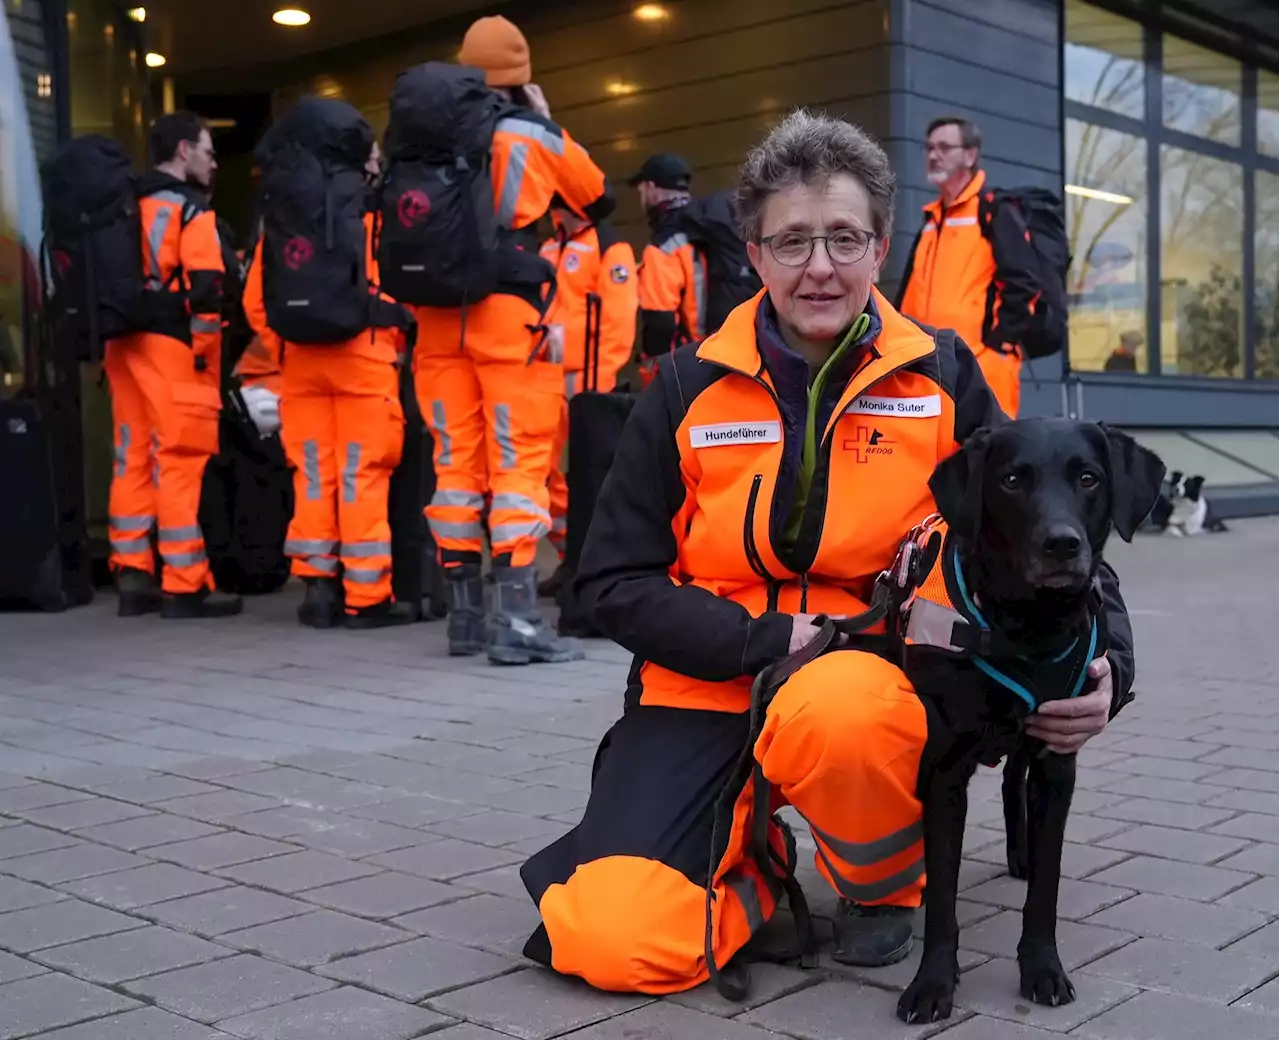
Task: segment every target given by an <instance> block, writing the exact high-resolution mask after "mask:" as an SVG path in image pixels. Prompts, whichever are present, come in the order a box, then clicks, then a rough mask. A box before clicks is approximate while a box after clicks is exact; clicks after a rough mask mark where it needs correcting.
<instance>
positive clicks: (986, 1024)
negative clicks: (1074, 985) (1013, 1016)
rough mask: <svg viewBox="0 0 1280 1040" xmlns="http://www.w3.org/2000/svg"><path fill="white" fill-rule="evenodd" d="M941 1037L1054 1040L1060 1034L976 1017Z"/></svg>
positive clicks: (989, 1039) (959, 1039)
mask: <svg viewBox="0 0 1280 1040" xmlns="http://www.w3.org/2000/svg"><path fill="white" fill-rule="evenodd" d="M943 1035H944V1036H945V1037H946V1038H947V1040H1055V1038H1057V1037H1060V1036H1061V1035H1062V1034H1061V1033H1051V1032H1049V1030H1047V1029H1037V1028H1036V1027H1035V1026H1024V1025H1020V1024H1019V1023H1017V1022H1005V1021H1002V1020H1000V1019H998V1018H988V1017H987V1016H986V1015H977V1016H975V1017H973V1018H970V1019H968V1020H967V1021H965V1022H963V1023H961V1024H960V1025H958V1026H956V1028H955V1029H951V1030H948V1031H947V1032H946V1033H944V1034H943Z"/></svg>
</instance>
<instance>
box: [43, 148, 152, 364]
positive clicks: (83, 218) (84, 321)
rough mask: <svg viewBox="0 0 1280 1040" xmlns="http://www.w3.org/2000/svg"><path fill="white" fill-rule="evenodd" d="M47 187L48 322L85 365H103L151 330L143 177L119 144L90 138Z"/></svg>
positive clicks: (49, 164) (62, 157)
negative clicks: (106, 344)
mask: <svg viewBox="0 0 1280 1040" xmlns="http://www.w3.org/2000/svg"><path fill="white" fill-rule="evenodd" d="M40 179H41V187H42V189H43V193H44V200H45V208H44V250H45V253H46V262H45V265H44V267H45V270H46V276H47V277H48V279H49V284H48V285H46V289H45V292H46V297H47V298H48V300H49V316H50V318H51V319H52V320H53V323H54V328H55V329H56V333H57V335H59V336H64V335H65V336H68V337H69V338H70V340H71V341H72V342H73V343H74V349H75V354H76V356H77V357H78V358H79V359H80V360H83V361H96V360H98V359H99V358H100V357H101V356H102V344H103V341H104V340H107V339H110V338H111V337H113V336H120V335H123V334H125V333H128V332H135V331H137V330H139V329H142V328H145V327H146V316H145V314H144V296H143V292H144V282H143V273H142V221H141V218H140V216H139V213H138V172H137V170H135V169H134V167H133V163H132V162H131V161H130V160H129V156H128V155H127V154H126V153H125V151H124V149H123V148H122V147H121V146H120V145H119V144H118V143H117V142H116V141H114V140H112V139H111V138H109V137H104V136H102V135H101V134H86V135H85V136H83V137H77V138H74V139H73V140H70V141H67V142H66V143H65V144H63V145H62V146H61V147H59V148H58V149H57V150H56V151H54V153H53V154H52V155H50V156H49V158H48V159H46V160H45V161H44V163H43V165H42V166H41V169H40Z"/></svg>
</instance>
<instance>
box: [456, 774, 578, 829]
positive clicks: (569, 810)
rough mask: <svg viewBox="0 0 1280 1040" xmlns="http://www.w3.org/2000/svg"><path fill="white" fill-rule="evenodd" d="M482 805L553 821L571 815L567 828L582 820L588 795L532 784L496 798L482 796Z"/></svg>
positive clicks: (493, 796) (502, 792) (566, 789)
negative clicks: (543, 817)
mask: <svg viewBox="0 0 1280 1040" xmlns="http://www.w3.org/2000/svg"><path fill="white" fill-rule="evenodd" d="M479 801H480V802H482V803H483V804H484V805H487V806H490V807H491V808H494V809H505V810H507V811H509V812H516V813H530V814H532V815H536V816H545V817H548V818H550V819H555V818H557V817H561V816H564V815H566V814H569V815H571V816H572V817H573V820H572V822H570V823H569V824H568V826H573V825H574V824H576V823H577V822H578V821H579V820H580V819H582V809H583V807H584V806H585V805H586V804H587V792H586V791H572V790H569V789H568V788H566V787H551V786H550V785H549V784H529V785H527V786H525V787H516V788H513V789H512V790H510V791H499V792H498V793H497V794H487V795H481V796H480V798H479Z"/></svg>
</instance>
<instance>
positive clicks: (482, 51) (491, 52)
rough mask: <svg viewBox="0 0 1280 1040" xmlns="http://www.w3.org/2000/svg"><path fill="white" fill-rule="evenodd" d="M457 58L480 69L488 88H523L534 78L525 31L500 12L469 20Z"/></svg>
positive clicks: (464, 63)
mask: <svg viewBox="0 0 1280 1040" xmlns="http://www.w3.org/2000/svg"><path fill="white" fill-rule="evenodd" d="M458 61H460V62H461V63H462V64H463V65H471V66H474V67H475V68H477V69H483V70H484V73H485V80H486V82H488V84H489V86H491V87H522V86H524V85H525V84H526V83H528V82H529V81H530V80H531V79H532V78H533V70H532V67H531V65H530V62H529V44H528V42H527V41H526V40H525V38H524V33H522V32H521V31H520V30H519V29H517V28H516V27H515V26H514V25H512V24H511V22H509V21H507V19H505V18H503V17H502V16H501V15H491V16H489V17H487V18H477V19H476V20H475V21H474V22H472V23H471V28H470V29H468V30H467V35H466V36H464V37H463V38H462V50H460V51H459V52H458Z"/></svg>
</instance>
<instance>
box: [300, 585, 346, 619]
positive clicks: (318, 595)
mask: <svg viewBox="0 0 1280 1040" xmlns="http://www.w3.org/2000/svg"><path fill="white" fill-rule="evenodd" d="M302 580H303V582H304V583H305V584H306V586H307V594H306V595H305V596H304V597H303V598H302V606H300V607H299V608H298V620H299V621H300V622H301V623H302V624H304V625H306V626H307V627H308V628H334V627H335V626H337V625H340V624H341V623H342V613H343V611H342V579H341V578H303V579H302Z"/></svg>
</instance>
